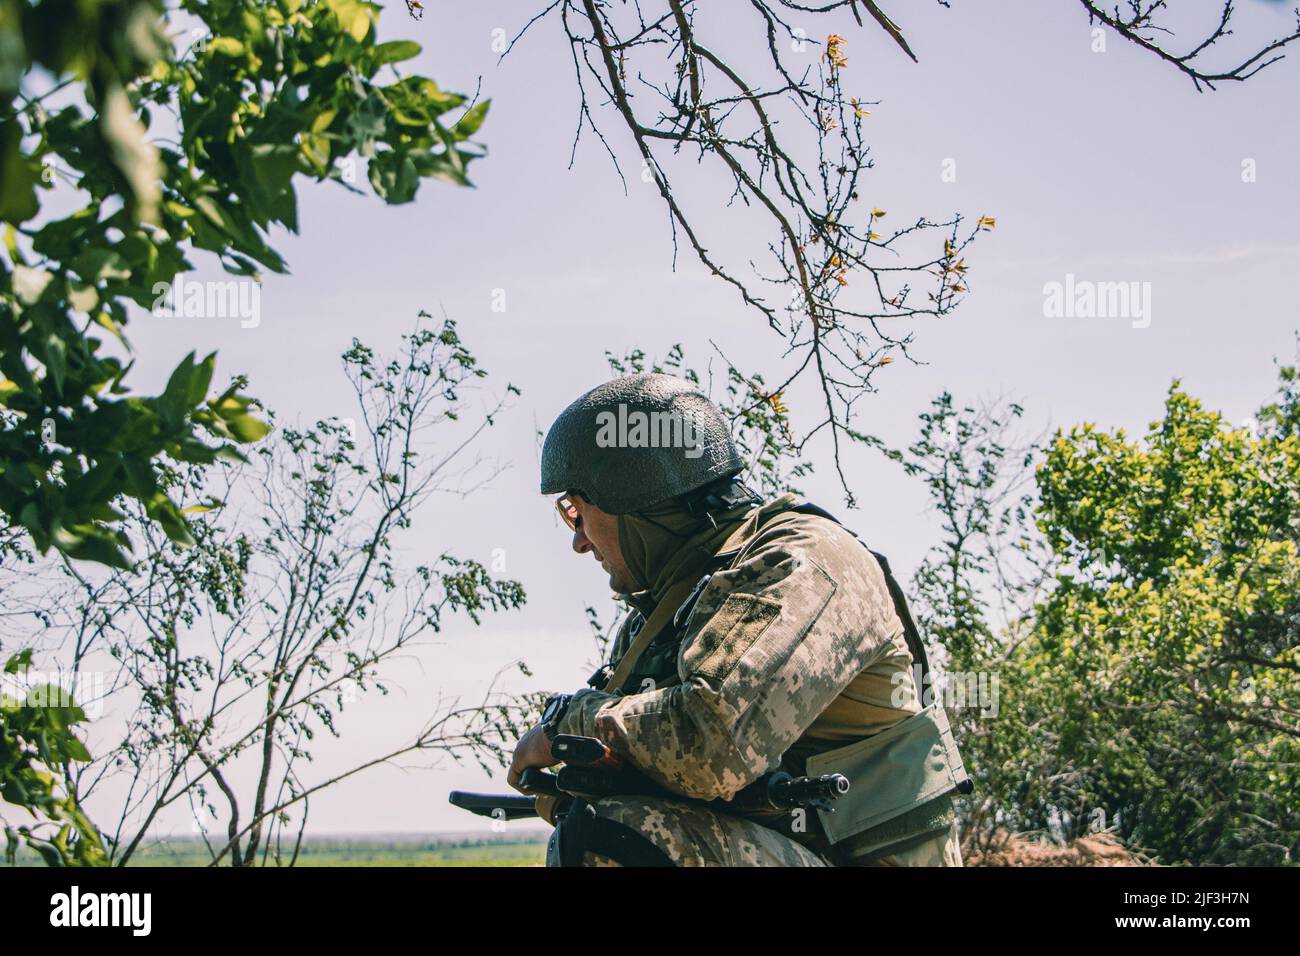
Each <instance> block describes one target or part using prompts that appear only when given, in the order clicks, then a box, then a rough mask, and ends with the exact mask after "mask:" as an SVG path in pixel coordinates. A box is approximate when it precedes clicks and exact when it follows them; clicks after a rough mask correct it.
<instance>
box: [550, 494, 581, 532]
mask: <svg viewBox="0 0 1300 956" xmlns="http://www.w3.org/2000/svg"><path fill="white" fill-rule="evenodd" d="M555 510H556V511H558V512H559V513H560V517H561V518H563V519H564V523H565V524H566V525H568V526H569V530H570V531H577V530H578V506H577V505H575V504H574V503H573V499H572V498H570V497H569V496H568V495H560V497H559V498H558V499H556V501H555Z"/></svg>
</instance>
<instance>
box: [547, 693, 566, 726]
mask: <svg viewBox="0 0 1300 956" xmlns="http://www.w3.org/2000/svg"><path fill="white" fill-rule="evenodd" d="M563 701H564V698H563V697H552V698H551V699H550V700H548V701H547V702H546V707H545V709H544V710H543V711H542V723H546V722H547V721H548V720H550V719H551V718H552V717H554V716H555V715H556V713H557V712H558V711H559V709H560V704H561V703H563Z"/></svg>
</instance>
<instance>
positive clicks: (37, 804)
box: [0, 651, 108, 866]
mask: <svg viewBox="0 0 1300 956" xmlns="http://www.w3.org/2000/svg"><path fill="white" fill-rule="evenodd" d="M31 659H32V655H31V652H30V651H23V652H20V653H18V654H14V655H13V656H11V657H10V658H9V659H8V660H7V661H6V662H5V666H4V674H5V675H6V676H10V675H17V674H19V673H21V672H25V671H26V670H27V668H29V667H30V666H31ZM26 691H27V692H26V694H25V695H23V696H22V697H21V698H19V697H13V696H10V695H8V694H0V798H3V799H4V801H5V802H6V803H10V804H13V805H15V806H18V807H23V808H26V809H27V810H28V811H29V812H30V813H31V814H32V816H34V817H36V818H37V822H35V823H23V824H19V825H17V826H13V825H10V824H8V823H6V824H5V843H6V846H5V857H6V859H7V860H9V861H10V862H12V861H13V860H14V859H15V857H16V855H17V852H18V847H19V846H20V844H26V845H27V846H28V847H30V848H31V849H33V850H35V851H36V852H37V853H39V854H40V855H41V858H42V859H44V860H45V862H46V863H47V864H48V865H50V866H103V865H105V864H107V862H108V858H107V857H106V856H105V854H104V846H103V842H102V840H101V839H100V835H99V831H98V830H97V829H96V828H95V825H94V824H93V823H91V822H90V819H89V818H88V817H87V816H86V815H85V813H83V812H82V810H81V807H80V806H79V805H78V803H77V800H76V798H75V795H74V794H71V793H67V792H64V791H63V789H62V787H61V786H60V781H59V778H58V777H56V773H58V774H60V775H61V774H62V771H63V768H64V767H65V766H66V765H68V764H70V763H73V762H79V763H84V762H87V761H89V760H90V753H89V752H88V751H87V750H86V746H85V744H83V743H82V742H81V740H79V739H78V738H77V736H76V735H75V734H74V733H73V732H72V727H73V725H74V724H78V723H80V722H82V721H83V720H85V719H86V714H85V712H84V711H82V709H81V708H80V707H78V706H76V704H75V703H74V702H73V699H72V696H71V695H70V694H68V693H67V692H66V691H65V690H64V689H63V688H61V687H58V686H56V685H51V684H47V683H39V684H35V685H34V686H31V687H28V688H26ZM42 817H43V818H44V819H42ZM51 830H53V831H54V832H53V833H50V832H49V831H51Z"/></svg>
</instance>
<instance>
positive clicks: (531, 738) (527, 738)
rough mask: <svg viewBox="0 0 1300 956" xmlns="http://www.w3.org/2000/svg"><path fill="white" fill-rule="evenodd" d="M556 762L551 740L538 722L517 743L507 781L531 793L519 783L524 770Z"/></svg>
mask: <svg viewBox="0 0 1300 956" xmlns="http://www.w3.org/2000/svg"><path fill="white" fill-rule="evenodd" d="M555 764H556V759H555V756H554V755H553V754H552V753H551V742H550V741H549V740H548V739H547V738H546V734H545V733H543V732H542V727H541V725H540V724H538V725H537V726H536V727H534V728H533V729H532V730H530V731H528V733H526V734H524V735H523V736H522V737H520V738H519V743H517V744H515V753H514V757H513V758H512V759H511V761H510V772H509V773H508V774H506V782H507V783H508V784H510V786H512V787H514V788H515V789H516V790H518V791H519V792H520V793H529V792H530V791H528V790H525V789H524V788H523V787H521V786H520V785H519V778H520V776H521V775H522V774H523V772H524V771H525V770H528V769H529V768H531V767H553V766H555Z"/></svg>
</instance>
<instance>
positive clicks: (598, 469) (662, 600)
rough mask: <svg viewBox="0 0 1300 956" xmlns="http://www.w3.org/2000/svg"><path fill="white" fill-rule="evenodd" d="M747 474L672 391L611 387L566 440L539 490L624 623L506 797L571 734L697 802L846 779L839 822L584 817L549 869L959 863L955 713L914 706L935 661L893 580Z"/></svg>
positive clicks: (848, 540)
mask: <svg viewBox="0 0 1300 956" xmlns="http://www.w3.org/2000/svg"><path fill="white" fill-rule="evenodd" d="M743 468H744V463H743V461H742V460H741V458H740V455H739V453H738V451H737V449H736V447H735V445H734V443H733V442H732V440H731V435H730V429H729V427H728V423H727V421H726V419H725V418H724V417H723V415H722V413H721V412H720V411H719V410H718V408H717V407H716V406H715V405H714V404H713V403H712V402H710V401H709V400H708V398H707V397H706V396H704V395H703V394H702V393H700V391H699V390H698V389H697V388H696V387H695V386H694V385H692V384H691V383H690V382H687V381H684V380H682V379H679V378H675V377H673V376H669V375H658V374H642V375H632V376H627V377H624V378H619V379H616V380H614V381H612V382H608V383H606V384H604V385H601V386H599V387H597V388H595V389H593V390H592V391H590V392H588V393H587V394H586V395H583V396H582V397H581V398H579V399H578V400H577V401H575V402H574V403H573V404H572V405H570V406H569V407H568V408H567V409H566V410H565V411H564V412H563V413H562V414H561V415H560V417H559V418H558V419H557V420H556V422H555V423H554V425H552V427H551V429H550V432H549V433H548V434H547V436H546V442H545V446H544V448H543V452H542V463H541V472H542V476H541V490H542V492H543V493H544V494H560V495H561V497H560V498H559V500H558V503H557V504H558V508H559V510H560V513H561V515H562V516H563V517H564V520H565V522H566V524H567V525H568V526H569V528H570V529H571V530H572V531H573V549H574V550H575V551H576V552H578V553H579V554H591V555H592V556H593V558H594V559H595V560H596V561H598V562H599V563H600V565H601V568H602V569H603V570H604V571H605V573H606V574H608V575H609V586H610V588H611V589H612V590H613V591H614V592H615V593H616V594H618V595H620V596H622V597H623V599H624V600H625V601H626V602H627V603H628V604H629V605H630V606H631V608H632V610H631V612H630V613H629V615H628V616H627V618H626V619H625V620H624V622H623V624H622V626H621V627H620V629H619V632H618V634H617V636H616V637H615V639H614V641H613V644H612V647H611V654H610V659H609V663H608V664H606V665H605V666H604V667H603V668H601V670H600V671H598V672H597V674H596V675H595V676H593V678H592V680H591V681H590V682H589V683H590V684H591V686H590V687H589V688H587V689H584V690H580V691H578V692H577V693H576V694H572V695H558V696H556V697H553V698H551V700H550V701H548V702H547V706H546V708H545V711H544V713H543V715H542V721H541V723H539V724H538V726H536V727H535V728H533V729H532V730H530V731H529V732H528V733H527V734H525V735H524V736H523V737H522V738H521V739H520V741H519V743H518V745H517V747H516V750H515V752H514V758H513V761H512V764H511V768H510V773H509V782H510V784H511V786H513V787H515V788H516V789H520V786H519V780H520V774H521V773H522V772H523V771H524V770H526V769H528V768H533V767H549V766H552V765H554V764H555V763H556V760H555V758H554V757H553V756H552V754H551V749H550V742H551V740H552V739H553V738H554V737H555V735H556V734H574V735H579V736H588V737H597V738H599V739H600V740H602V741H604V742H605V744H606V745H607V746H609V747H610V749H611V750H613V751H614V753H615V754H617V755H619V756H620V757H622V758H623V760H624V761H626V762H627V763H629V764H631V765H632V766H634V767H635V768H636V769H638V770H640V771H641V772H642V773H643V774H645V775H646V776H648V777H649V778H650V779H651V780H653V781H655V782H656V783H658V784H659V785H661V786H662V787H663V788H664V789H665V791H667V792H668V793H670V794H680V795H681V796H683V797H686V798H690V799H691V800H693V801H704V800H714V799H718V798H721V799H724V800H725V799H730V798H731V797H733V796H734V795H735V794H736V793H737V792H738V791H740V790H741V789H742V788H743V787H745V786H746V785H747V784H749V783H751V782H752V781H754V780H755V779H756V778H758V777H759V776H760V775H762V774H764V773H766V772H769V771H773V770H777V769H781V770H785V771H788V772H790V773H793V774H795V775H796V776H798V775H802V774H804V773H810V774H822V773H828V772H840V773H844V774H845V775H846V776H847V777H848V778H849V780H850V781H851V789H850V792H849V794H848V795H847V796H846V797H845V798H843V799H842V800H841V801H839V802H837V803H836V805H835V807H836V808H835V810H834V811H833V812H826V811H822V810H815V811H812V812H808V811H805V810H795V811H772V812H765V813H761V812H751V813H748V814H745V815H738V814H733V813H718V812H715V811H714V810H713V809H711V808H706V807H704V806H702V805H701V804H700V803H698V802H690V801H682V800H675V799H672V798H671V797H664V798H656V797H647V796H640V795H635V796H634V795H628V796H614V797H603V798H600V799H597V800H593V801H591V802H590V803H587V802H585V801H578V802H577V803H576V804H575V810H574V811H572V812H570V813H569V814H568V815H567V816H565V817H564V818H562V819H560V820H559V821H558V825H557V828H556V831H555V833H554V834H553V835H552V838H551V841H550V846H549V847H548V854H547V862H548V864H550V865H561V864H565V865H611V864H613V865H620V864H638V863H659V864H664V863H667V864H671V865H678V866H706V865H724V866H726V865H795V866H827V865H833V866H853V865H880V864H883V865H912V866H916V865H921V866H960V865H961V854H960V850H959V845H958V834H957V824H956V821H955V817H954V813H953V808H952V799H951V794H952V792H953V791H954V790H955V789H964V788H966V787H968V786H969V784H968V783H966V779H965V772H964V769H963V768H962V766H961V758H960V756H959V755H958V754H957V749H956V746H955V744H954V743H953V740H952V736H951V733H950V731H949V729H948V724H947V719H946V716H945V715H944V712H943V707H942V704H941V703H940V704H931V705H929V706H923V702H922V701H920V700H919V699H918V695H917V688H916V686H915V682H914V679H913V668H912V665H913V663H914V661H915V662H916V663H917V664H919V665H920V667H922V668H926V667H927V666H928V665H927V664H926V662H925V659H924V648H923V646H922V645H921V644H920V640H919V636H918V635H917V634H916V632H915V625H914V624H912V621H911V617H910V615H909V614H908V613H907V611H906V605H905V603H903V601H902V595H901V592H899V591H898V589H897V585H896V584H894V582H893V579H892V577H891V576H890V575H889V572H888V566H887V564H882V561H881V560H879V559H878V556H875V555H873V553H872V552H871V551H869V550H868V549H867V548H866V547H864V546H863V544H862V542H860V541H859V540H858V539H857V538H856V537H855V536H854V535H853V534H852V533H851V532H849V531H848V530H846V529H845V528H844V527H842V526H841V525H840V524H839V523H838V522H836V521H835V520H834V518H832V517H831V516H830V515H828V514H826V512H824V511H822V510H821V509H819V508H816V507H815V506H813V505H810V504H807V503H805V502H802V501H801V500H800V499H799V498H797V497H796V496H794V495H789V494H787V495H782V496H780V497H777V498H775V499H773V500H771V501H768V502H766V503H764V502H762V501H761V499H759V498H757V497H756V496H755V495H754V494H753V493H752V492H751V491H749V489H747V488H746V487H745V486H744V484H743V483H742V482H741V480H740V479H739V477H738V476H739V474H740V473H741V471H742V470H743ZM539 804H540V805H541V807H542V815H543V816H546V817H547V818H548V819H550V820H551V822H553V823H556V822H557V821H556V820H555V819H554V818H553V812H548V810H549V809H550V808H551V805H550V804H548V803H546V802H545V798H539Z"/></svg>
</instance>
